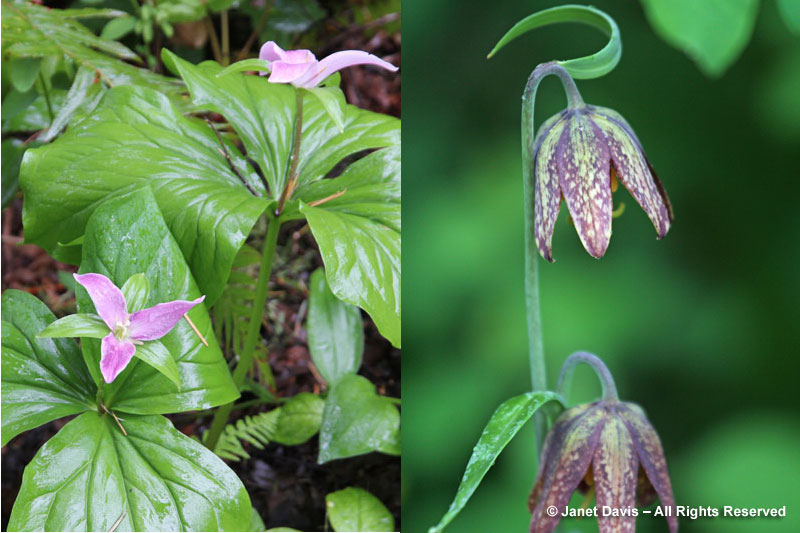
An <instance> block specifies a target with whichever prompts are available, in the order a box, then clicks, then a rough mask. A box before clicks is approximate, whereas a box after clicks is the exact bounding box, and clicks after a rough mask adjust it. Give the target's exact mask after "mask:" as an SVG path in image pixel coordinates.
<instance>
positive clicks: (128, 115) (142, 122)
mask: <svg viewBox="0 0 800 533" xmlns="http://www.w3.org/2000/svg"><path fill="white" fill-rule="evenodd" d="M219 148H220V144H219V141H218V139H217V136H216V135H215V134H214V132H213V131H212V130H211V128H210V127H209V126H208V125H207V124H205V123H201V122H198V121H196V120H190V119H186V118H184V117H183V116H182V115H181V113H180V112H179V111H178V110H177V109H175V107H173V106H172V105H171V104H170V102H169V100H168V99H167V98H166V97H165V96H163V95H161V94H159V93H158V92H156V91H153V90H150V89H146V88H144V87H119V88H117V87H115V88H113V89H111V90H110V91H109V92H108V93H107V94H106V96H105V97H104V98H103V101H102V102H101V104H100V105H99V107H98V109H97V111H96V112H95V113H94V114H92V115H90V116H89V117H87V118H86V119H84V120H82V121H80V122H79V123H77V124H75V125H74V126H72V127H70V129H69V131H67V132H66V133H65V134H63V135H61V136H60V137H59V138H58V139H57V140H56V141H55V142H53V143H51V144H49V145H46V146H42V147H41V148H38V149H36V150H30V153H29V155H28V157H26V158H25V161H24V162H23V164H22V169H21V171H20V183H21V186H22V189H23V191H24V192H25V205H24V210H23V221H24V225H25V238H26V241H28V242H32V243H36V244H39V245H41V246H43V247H44V248H45V249H47V250H49V251H51V252H52V251H54V250H57V249H58V243H68V242H70V241H72V240H73V239H76V238H78V237H80V236H81V235H83V233H84V231H85V227H86V222H87V220H88V218H89V216H90V215H91V214H92V211H93V210H94V208H96V206H98V205H99V204H100V203H102V201H103V200H104V199H107V198H112V197H117V196H119V195H121V194H125V193H126V192H128V191H130V190H132V189H134V188H138V187H142V186H145V185H149V186H150V187H151V188H152V190H153V193H154V194H155V197H156V200H157V201H158V205H159V208H160V210H161V212H162V213H163V216H164V219H165V220H166V222H167V225H168V226H169V229H170V231H171V232H172V234H173V236H174V237H175V240H176V241H177V243H178V244H179V246H180V247H181V250H182V252H183V255H184V256H185V257H186V258H187V262H188V263H189V266H190V267H191V269H192V273H193V274H194V277H195V279H196V280H197V283H198V285H199V286H200V288H201V290H202V292H203V293H204V294H205V295H206V298H207V300H206V303H207V304H208V305H212V304H213V303H214V301H215V300H216V298H217V297H218V296H219V295H220V293H221V291H222V288H223V286H224V284H225V281H226V280H227V277H228V273H229V272H230V268H231V264H232V262H233V258H234V257H235V256H236V252H237V250H238V249H239V247H240V246H241V245H242V244H243V243H244V240H245V238H246V237H247V235H248V234H249V233H250V230H251V228H252V227H253V225H254V224H255V221H256V220H257V219H258V217H259V216H260V214H261V212H262V211H263V210H264V208H265V207H266V205H267V202H266V201H265V200H264V199H262V198H257V197H254V196H253V195H252V194H251V193H250V192H248V190H247V189H246V188H245V186H244V185H243V184H242V182H241V181H240V180H239V178H238V177H237V176H236V174H234V173H233V171H231V169H230V167H229V166H228V162H227V161H226V159H225V157H224V155H222V154H221V153H220V151H219ZM226 148H227V150H228V152H229V154H230V155H231V158H232V159H233V161H234V162H235V163H236V165H237V167H238V168H239V169H240V171H241V173H242V175H243V176H246V177H248V179H249V182H250V184H251V186H253V187H254V188H256V189H257V188H258V187H260V185H259V180H258V178H257V177H256V176H255V174H253V172H252V169H250V167H249V164H248V163H247V162H246V161H245V159H244V157H243V156H242V155H241V154H240V153H239V152H238V150H237V149H236V148H235V147H234V146H233V145H232V144H227V146H226ZM110 168H113V169H115V171H114V172H109V171H108V169H110ZM262 190H263V188H262ZM133 273H135V272H131V274H133ZM117 281H118V282H119V281H120V280H117ZM121 281H122V282H124V281H125V280H121Z"/></svg>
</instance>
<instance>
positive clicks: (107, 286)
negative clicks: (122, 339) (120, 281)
mask: <svg viewBox="0 0 800 533" xmlns="http://www.w3.org/2000/svg"><path fill="white" fill-rule="evenodd" d="M73 276H74V277H75V281H77V282H78V283H80V284H81V285H83V287H84V288H85V289H86V291H87V292H88V293H89V298H91V299H92V303H94V307H95V309H97V314H98V315H100V318H102V319H103V322H105V323H106V325H107V326H108V327H109V329H111V330H112V331H113V330H114V328H116V327H117V324H118V323H124V322H125V320H126V319H127V318H128V309H127V306H126V304H125V296H123V295H122V291H121V290H119V288H118V287H117V286H116V285H114V284H113V283H112V282H111V280H110V279H108V278H107V277H105V276H104V275H102V274H73Z"/></svg>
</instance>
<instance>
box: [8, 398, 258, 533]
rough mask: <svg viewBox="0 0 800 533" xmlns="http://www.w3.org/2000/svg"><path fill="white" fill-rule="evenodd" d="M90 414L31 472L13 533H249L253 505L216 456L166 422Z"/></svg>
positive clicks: (52, 444)
mask: <svg viewBox="0 0 800 533" xmlns="http://www.w3.org/2000/svg"><path fill="white" fill-rule="evenodd" d="M121 423H122V424H123V425H124V427H125V430H126V432H127V433H128V435H127V436H125V435H123V434H122V431H121V430H120V429H119V427H118V426H117V425H116V423H115V422H114V419H113V418H111V417H110V416H108V415H105V416H100V415H99V414H98V413H96V412H92V413H84V414H82V415H81V416H79V417H78V418H76V419H75V420H73V421H71V422H70V423H68V424H67V425H66V426H64V427H63V428H62V429H61V431H59V432H58V433H57V434H56V435H55V436H54V437H53V438H51V439H50V440H49V441H48V442H47V443H45V445H44V446H42V448H41V449H40V450H39V452H38V453H37V454H36V457H34V458H33V460H32V461H31V462H30V464H28V466H27V467H26V468H25V474H24V476H23V479H22V487H21V488H20V492H19V495H18V496H17V500H16V502H15V503H14V508H13V509H12V511H11V518H10V521H9V524H8V528H9V530H10V531H109V530H110V529H111V527H112V526H113V525H114V523H115V522H116V521H117V519H119V518H120V516H122V520H121V521H120V523H119V525H118V526H117V531H244V530H245V528H247V526H248V525H249V522H250V500H249V497H248V495H247V492H246V491H245V489H244V486H243V485H242V483H241V481H239V478H238V477H237V476H236V474H234V473H233V471H231V470H230V469H229V468H228V467H227V466H226V465H225V463H223V462H222V460H220V459H219V458H218V457H216V456H215V455H214V454H213V453H211V452H210V451H208V450H207V449H206V448H205V447H204V446H203V445H201V444H200V443H198V442H196V441H194V440H192V439H190V438H189V437H187V436H185V435H183V434H182V433H181V432H179V431H177V430H176V429H175V428H174V427H173V426H172V424H171V423H170V421H169V420H167V419H166V418H164V417H162V416H147V417H141V416H132V415H131V416H123V417H122V418H121Z"/></svg>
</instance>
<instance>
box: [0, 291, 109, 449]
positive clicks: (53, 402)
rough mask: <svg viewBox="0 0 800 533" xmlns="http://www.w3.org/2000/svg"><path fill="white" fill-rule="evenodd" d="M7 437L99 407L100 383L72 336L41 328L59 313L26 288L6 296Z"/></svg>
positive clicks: (4, 372)
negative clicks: (50, 334) (47, 335)
mask: <svg viewBox="0 0 800 533" xmlns="http://www.w3.org/2000/svg"><path fill="white" fill-rule="evenodd" d="M2 302H3V303H2V315H3V323H2V354H3V355H2V394H1V395H0V396H1V397H2V417H1V418H2V443H3V446H5V445H6V443H7V442H8V441H10V440H11V439H13V438H14V437H16V436H17V435H19V434H20V433H22V432H23V431H27V430H29V429H33V428H35V427H38V426H40V425H42V424H45V423H47V422H50V421H51V420H55V419H57V418H61V417H64V416H68V415H73V414H76V413H80V412H82V411H87V410H90V409H95V408H96V407H95V395H96V387H95V385H94V383H93V382H92V377H91V376H90V375H89V372H88V371H87V370H86V365H85V364H84V362H83V358H82V357H81V352H80V349H79V348H78V345H77V343H76V342H75V341H74V340H72V339H42V338H37V334H38V333H39V332H40V331H41V330H43V329H45V327H46V326H47V325H48V324H51V323H53V322H54V321H55V318H56V317H55V316H53V313H51V312H50V310H49V309H48V308H47V306H46V305H45V304H43V303H42V302H41V301H39V299H38V298H36V297H35V296H33V295H31V294H28V293H26V292H21V291H16V290H7V291H6V292H4V293H3V299H2Z"/></svg>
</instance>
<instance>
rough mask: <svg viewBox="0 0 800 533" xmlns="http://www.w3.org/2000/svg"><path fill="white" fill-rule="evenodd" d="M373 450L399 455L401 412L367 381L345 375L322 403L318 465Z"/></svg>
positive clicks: (355, 376)
mask: <svg viewBox="0 0 800 533" xmlns="http://www.w3.org/2000/svg"><path fill="white" fill-rule="evenodd" d="M373 451H379V452H383V453H388V454H392V455H400V413H399V412H398V411H397V408H396V407H395V406H394V405H393V404H392V402H391V401H390V400H389V399H388V398H385V397H383V396H379V395H378V394H376V393H375V386H374V385H373V384H372V383H371V382H370V381H369V380H368V379H366V378H364V377H361V376H358V375H348V376H345V377H344V378H342V379H341V380H339V381H338V382H337V383H336V385H334V386H333V388H332V389H331V391H330V394H328V398H327V400H326V401H325V409H324V411H323V412H322V427H321V428H320V432H319V457H318V462H319V463H320V464H322V463H326V462H328V461H332V460H334V459H342V458H344V457H352V456H354V455H361V454H364V453H369V452H373Z"/></svg>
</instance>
